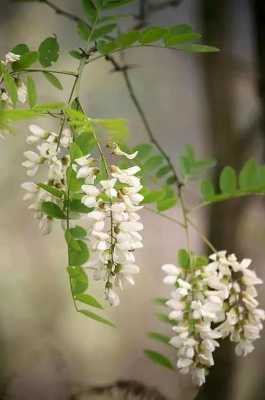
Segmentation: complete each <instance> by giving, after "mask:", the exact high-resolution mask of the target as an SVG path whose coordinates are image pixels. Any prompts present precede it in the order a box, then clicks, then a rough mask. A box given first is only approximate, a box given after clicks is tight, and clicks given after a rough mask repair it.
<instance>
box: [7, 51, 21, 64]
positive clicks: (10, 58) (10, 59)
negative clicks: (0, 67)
mask: <svg viewBox="0 0 265 400" xmlns="http://www.w3.org/2000/svg"><path fill="white" fill-rule="evenodd" d="M19 60H20V55H18V54H15V53H12V51H9V52H8V53H7V54H6V55H5V62H4V63H5V64H12V63H13V62H16V61H19Z"/></svg>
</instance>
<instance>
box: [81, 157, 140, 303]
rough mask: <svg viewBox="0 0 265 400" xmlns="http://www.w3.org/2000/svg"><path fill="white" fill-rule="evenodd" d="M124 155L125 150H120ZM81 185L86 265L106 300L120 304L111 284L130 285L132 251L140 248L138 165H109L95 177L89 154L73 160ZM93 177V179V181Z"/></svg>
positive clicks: (134, 267)
mask: <svg viewBox="0 0 265 400" xmlns="http://www.w3.org/2000/svg"><path fill="white" fill-rule="evenodd" d="M124 154H126V153H124ZM128 156H130V155H128ZM75 162H76V165H75V169H76V172H77V177H78V178H85V184H84V185H82V188H81V189H82V191H83V193H84V196H83V198H82V200H81V201H82V203H83V204H84V205H85V206H87V207H91V208H93V211H91V212H89V213H87V214H86V216H85V219H86V220H87V221H88V222H89V235H88V236H89V247H90V253H91V259H90V261H89V263H88V264H87V265H86V266H87V267H89V268H93V269H94V271H95V272H94V278H95V279H103V280H104V282H105V295H106V299H107V300H108V301H109V303H110V304H111V305H113V306H117V305H118V304H119V303H120V299H119V296H118V294H117V293H116V292H115V291H114V287H115V286H119V287H120V288H121V289H122V288H123V285H124V283H125V282H129V283H131V284H134V279H133V275H134V274H136V273H138V272H139V267H138V266H137V265H136V264H135V256H134V250H136V249H138V248H141V247H142V246H143V245H142V236H141V234H140V233H139V232H140V231H142V230H143V225H142V223H141V222H140V221H139V220H140V217H139V215H138V213H137V212H138V211H139V210H140V209H141V208H142V206H140V205H139V204H140V202H141V201H142V200H143V196H142V195H141V194H140V193H139V191H140V190H141V189H142V185H141V183H140V179H139V178H138V177H137V176H136V174H137V173H138V172H139V171H140V168H139V167H138V166H133V167H130V168H127V169H120V168H118V167H117V166H111V170H110V171H109V172H108V177H107V179H101V180H99V179H97V173H98V170H97V168H96V167H95V161H94V160H93V158H92V157H91V156H90V155H87V156H84V157H81V158H79V159H77V160H75ZM96 180H97V181H96Z"/></svg>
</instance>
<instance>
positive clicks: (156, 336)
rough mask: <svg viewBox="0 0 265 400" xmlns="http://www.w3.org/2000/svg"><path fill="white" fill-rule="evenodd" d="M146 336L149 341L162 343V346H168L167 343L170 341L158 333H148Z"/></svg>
mask: <svg viewBox="0 0 265 400" xmlns="http://www.w3.org/2000/svg"><path fill="white" fill-rule="evenodd" d="M148 336H149V337H150V338H151V339H153V340H156V341H158V342H160V343H164V344H169V341H170V337H169V336H166V335H162V334H161V333H158V332H148Z"/></svg>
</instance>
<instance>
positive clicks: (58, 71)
mask: <svg viewBox="0 0 265 400" xmlns="http://www.w3.org/2000/svg"><path fill="white" fill-rule="evenodd" d="M28 72H43V73H45V72H50V73H52V74H60V75H70V76H74V77H76V76H77V74H76V72H74V71H64V70H58V69H42V68H27V69H22V70H20V71H14V72H11V75H15V74H21V73H23V74H25V73H28Z"/></svg>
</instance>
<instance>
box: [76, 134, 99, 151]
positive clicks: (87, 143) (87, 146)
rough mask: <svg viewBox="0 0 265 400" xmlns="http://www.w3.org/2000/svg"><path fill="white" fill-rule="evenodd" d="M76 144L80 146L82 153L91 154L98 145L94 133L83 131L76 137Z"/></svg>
mask: <svg viewBox="0 0 265 400" xmlns="http://www.w3.org/2000/svg"><path fill="white" fill-rule="evenodd" d="M76 144H77V145H78V146H79V148H80V150H81V151H82V153H83V154H84V155H85V154H89V153H91V152H92V150H93V149H94V147H95V145H96V141H95V138H94V136H93V135H92V133H90V132H83V133H81V134H80V135H78V137H77V138H76Z"/></svg>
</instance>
